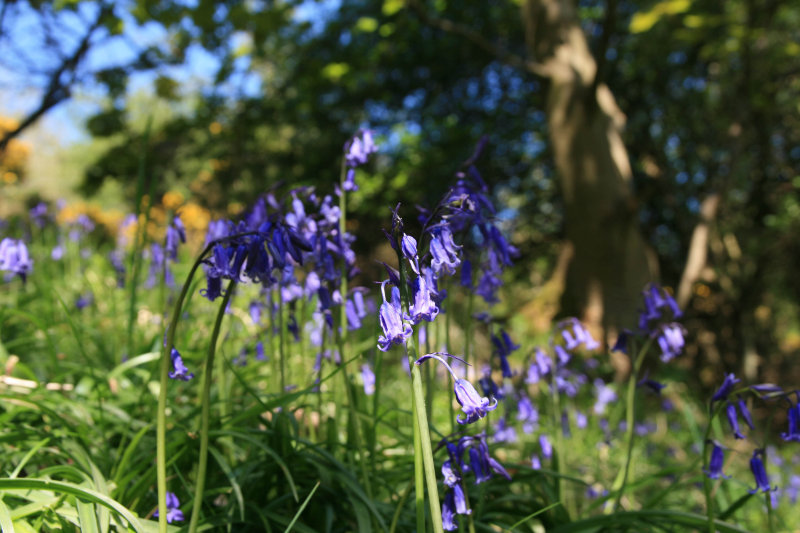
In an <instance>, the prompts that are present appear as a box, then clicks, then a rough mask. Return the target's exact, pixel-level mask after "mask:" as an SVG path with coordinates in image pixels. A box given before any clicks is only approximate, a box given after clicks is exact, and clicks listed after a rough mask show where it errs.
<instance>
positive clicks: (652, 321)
mask: <svg viewBox="0 0 800 533" xmlns="http://www.w3.org/2000/svg"><path fill="white" fill-rule="evenodd" d="M642 297H643V298H642V299H643V303H644V308H643V309H641V310H640V312H639V324H638V327H639V333H640V334H642V335H644V336H649V337H650V338H652V339H655V341H656V343H657V344H658V347H659V348H660V349H661V360H662V361H663V362H665V363H669V362H670V361H672V360H673V359H674V358H675V357H677V356H678V355H680V354H681V352H682V351H683V347H684V344H685V340H684V337H685V335H686V330H685V329H684V327H683V326H682V325H681V324H679V323H677V322H675V321H676V320H678V319H679V318H681V317H682V316H683V313H682V312H681V310H680V308H679V307H678V304H677V302H676V301H675V298H673V297H672V295H671V294H669V293H668V292H667V291H666V290H665V289H664V288H662V287H659V286H658V285H656V284H654V283H651V284H650V285H648V286H647V287H646V288H645V290H644V291H642Z"/></svg>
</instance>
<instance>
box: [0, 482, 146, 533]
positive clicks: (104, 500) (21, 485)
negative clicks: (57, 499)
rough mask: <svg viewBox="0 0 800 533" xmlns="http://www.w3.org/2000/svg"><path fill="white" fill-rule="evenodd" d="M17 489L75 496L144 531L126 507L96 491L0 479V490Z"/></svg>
mask: <svg viewBox="0 0 800 533" xmlns="http://www.w3.org/2000/svg"><path fill="white" fill-rule="evenodd" d="M19 489H28V490H45V491H51V492H56V493H62V494H70V495H72V496H76V497H78V498H82V499H84V500H87V501H90V502H94V503H99V504H100V505H103V506H104V507H107V508H108V509H110V510H112V511H114V512H115V513H117V514H118V515H120V516H122V518H124V519H125V520H126V521H127V522H128V524H130V526H131V527H132V528H133V529H134V530H135V531H137V532H140V531H144V529H142V525H141V523H140V521H139V519H138V518H137V517H136V516H135V515H134V514H133V513H131V512H130V511H129V510H128V509H127V508H126V507H124V506H123V505H121V504H120V503H118V502H117V501H115V500H113V499H111V498H109V497H108V496H105V495H104V494H100V493H99V492H97V491H94V490H91V489H86V488H83V487H80V486H78V485H73V484H72V483H66V482H64V481H52V480H47V479H29V478H23V479H8V478H0V490H19Z"/></svg>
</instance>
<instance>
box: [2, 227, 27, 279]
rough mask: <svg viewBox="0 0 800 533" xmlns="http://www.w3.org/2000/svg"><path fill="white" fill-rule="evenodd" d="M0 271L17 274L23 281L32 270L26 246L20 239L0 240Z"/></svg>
mask: <svg viewBox="0 0 800 533" xmlns="http://www.w3.org/2000/svg"><path fill="white" fill-rule="evenodd" d="M0 271H5V272H10V273H12V274H16V275H18V276H19V277H20V278H22V281H23V282H24V281H25V280H26V278H27V276H28V274H30V273H31V272H32V271H33V260H32V259H31V258H30V255H28V247H27V246H25V243H24V242H22V241H21V240H17V239H11V238H8V237H6V238H4V239H3V240H2V241H0Z"/></svg>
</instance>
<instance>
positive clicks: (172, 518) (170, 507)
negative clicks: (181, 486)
mask: <svg viewBox="0 0 800 533" xmlns="http://www.w3.org/2000/svg"><path fill="white" fill-rule="evenodd" d="M180 506H181V502H180V501H179V500H178V497H177V496H176V495H175V493H174V492H167V523H168V524H171V523H172V522H181V521H183V520H184V517H183V511H181V510H180ZM153 516H155V517H158V511H156V512H155V513H153Z"/></svg>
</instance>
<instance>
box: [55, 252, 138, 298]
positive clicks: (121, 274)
mask: <svg viewBox="0 0 800 533" xmlns="http://www.w3.org/2000/svg"><path fill="white" fill-rule="evenodd" d="M56 248H59V246H57V247H56ZM56 248H53V253H55V251H56ZM60 248H61V251H60V253H61V254H62V255H63V253H64V251H63V247H60ZM51 257H52V255H51ZM108 257H109V260H110V261H111V267H112V268H113V269H114V273H115V274H116V275H117V288H118V289H121V288H123V287H124V286H125V273H126V269H125V263H124V262H123V259H124V255H123V251H122V250H112V251H111V253H110V254H109V255H108ZM60 258H61V257H59V259H60ZM53 259H55V257H53Z"/></svg>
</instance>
